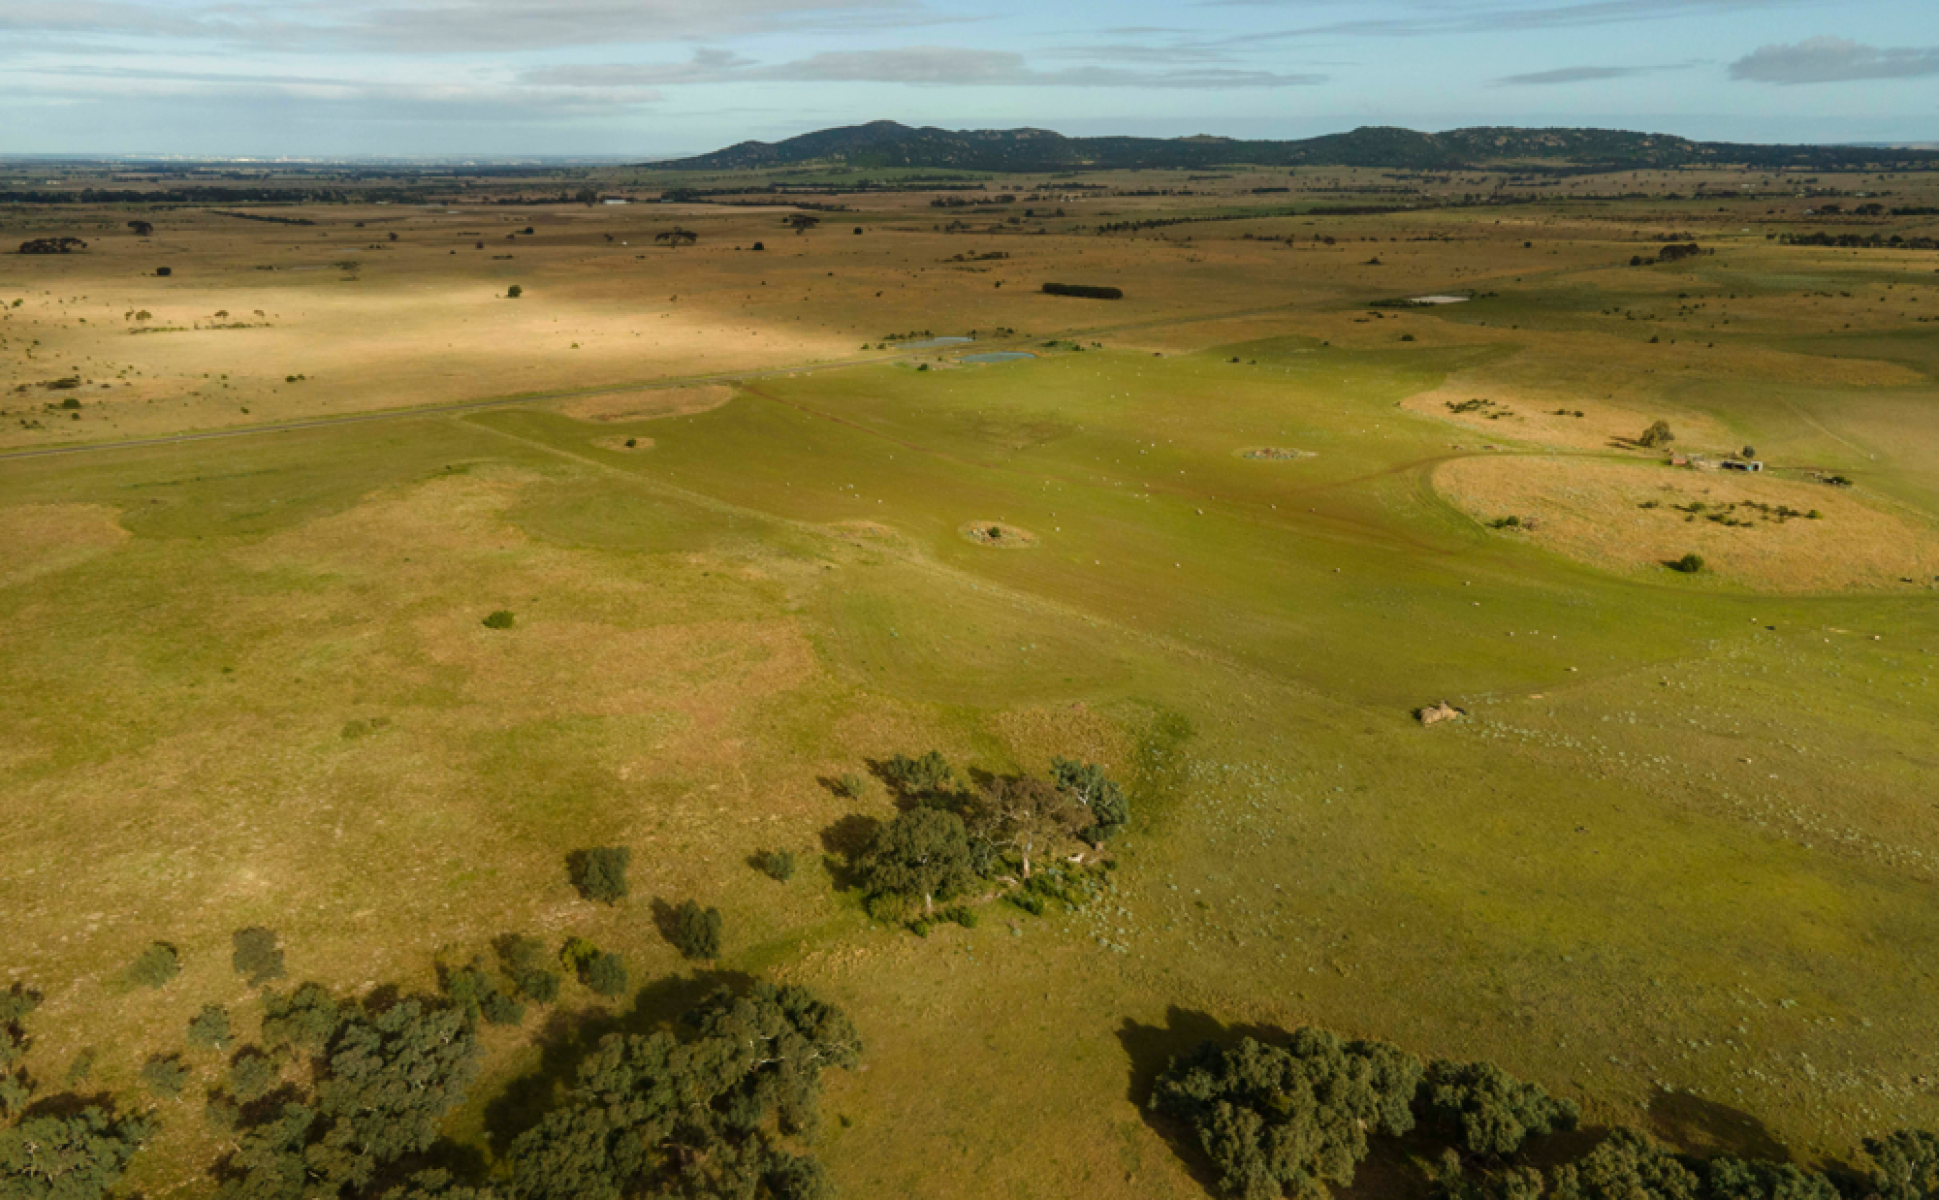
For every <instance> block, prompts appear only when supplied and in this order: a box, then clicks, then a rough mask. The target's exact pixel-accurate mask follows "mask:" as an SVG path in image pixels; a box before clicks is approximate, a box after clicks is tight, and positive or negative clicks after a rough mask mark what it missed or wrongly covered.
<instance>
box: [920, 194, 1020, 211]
mask: <svg viewBox="0 0 1939 1200" xmlns="http://www.w3.org/2000/svg"><path fill="white" fill-rule="evenodd" d="M1016 202H1017V198H1016V196H1015V195H1014V194H1012V193H1010V192H1004V193H1003V194H1002V195H999V196H968V197H965V196H938V197H936V198H935V199H934V200H931V201H930V202H929V207H931V208H976V207H979V206H987V205H1000V204H1015V203H1016Z"/></svg>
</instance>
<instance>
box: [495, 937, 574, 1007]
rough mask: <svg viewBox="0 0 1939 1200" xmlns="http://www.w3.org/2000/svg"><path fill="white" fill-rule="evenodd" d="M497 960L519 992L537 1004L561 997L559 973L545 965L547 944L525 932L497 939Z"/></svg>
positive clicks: (550, 1001) (548, 1002) (547, 1002)
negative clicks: (527, 935) (526, 934)
mask: <svg viewBox="0 0 1939 1200" xmlns="http://www.w3.org/2000/svg"><path fill="white" fill-rule="evenodd" d="M498 961H499V963H500V965H502V966H503V967H504V968H505V974H506V975H507V976H509V977H510V978H511V981H512V987H513V988H515V989H516V990H517V992H518V994H519V995H520V996H522V997H524V998H525V999H527V1000H530V1001H532V1002H533V1003H534V1004H550V1003H552V1002H553V1001H554V1000H556V999H558V998H559V973H558V972H557V971H554V970H552V969H550V968H549V967H547V966H546V953H545V943H544V942H541V941H540V940H539V939H537V938H534V937H526V936H525V935H523V934H510V935H508V936H506V937H502V938H500V939H499V940H498Z"/></svg>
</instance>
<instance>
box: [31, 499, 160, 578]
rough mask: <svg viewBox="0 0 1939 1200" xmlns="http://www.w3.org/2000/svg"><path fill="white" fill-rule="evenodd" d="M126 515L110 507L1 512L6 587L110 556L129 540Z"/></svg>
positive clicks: (49, 507)
mask: <svg viewBox="0 0 1939 1200" xmlns="http://www.w3.org/2000/svg"><path fill="white" fill-rule="evenodd" d="M119 516H120V514H119V513H117V512H116V511H115V510H114V509H112V508H110V507H108V506H107V505H105V504H21V505H16V506H14V507H11V508H0V546H5V547H6V548H7V553H6V557H5V559H4V561H0V587H6V586H8V585H10V584H16V583H25V582H26V581H27V580H29V579H34V578H37V577H39V576H41V575H46V574H50V573H51V572H54V571H63V570H66V569H67V568H68V567H73V566H79V565H80V564H81V563H84V562H86V561H88V560H89V559H91V558H95V557H97V556H99V555H102V554H106V553H107V552H108V551H110V550H113V549H114V548H115V547H116V546H119V545H120V544H121V543H123V542H125V541H127V540H128V531H127V530H125V529H123V528H122V527H121V525H120V522H119V520H118V518H119Z"/></svg>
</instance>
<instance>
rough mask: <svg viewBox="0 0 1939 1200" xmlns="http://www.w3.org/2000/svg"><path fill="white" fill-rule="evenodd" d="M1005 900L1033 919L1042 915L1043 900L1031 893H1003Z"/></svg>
mask: <svg viewBox="0 0 1939 1200" xmlns="http://www.w3.org/2000/svg"><path fill="white" fill-rule="evenodd" d="M1003 898H1004V899H1005V900H1008V901H1009V902H1010V903H1012V904H1014V905H1016V906H1017V907H1018V908H1020V909H1022V910H1023V911H1025V912H1027V913H1029V914H1030V915H1031V916H1033V917H1041V916H1043V915H1044V898H1043V897H1042V896H1039V895H1036V894H1034V893H1032V892H1005V893H1004V895H1003Z"/></svg>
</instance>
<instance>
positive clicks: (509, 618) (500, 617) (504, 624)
mask: <svg viewBox="0 0 1939 1200" xmlns="http://www.w3.org/2000/svg"><path fill="white" fill-rule="evenodd" d="M517 619H518V618H516V617H514V616H513V615H512V613H511V610H510V609H504V608H501V609H499V610H498V611H497V612H494V613H492V614H491V615H490V616H488V617H486V618H485V620H484V626H485V628H486V629H510V628H511V627H512V623H513V622H514V621H516V620H517Z"/></svg>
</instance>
